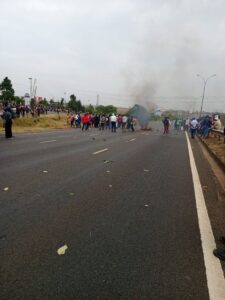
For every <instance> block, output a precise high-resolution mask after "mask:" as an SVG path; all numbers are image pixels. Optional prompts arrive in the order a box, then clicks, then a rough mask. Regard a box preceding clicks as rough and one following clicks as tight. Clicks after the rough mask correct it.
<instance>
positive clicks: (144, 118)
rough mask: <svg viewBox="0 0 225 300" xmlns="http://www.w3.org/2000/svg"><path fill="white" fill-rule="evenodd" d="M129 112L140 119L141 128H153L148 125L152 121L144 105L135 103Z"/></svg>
mask: <svg viewBox="0 0 225 300" xmlns="http://www.w3.org/2000/svg"><path fill="white" fill-rule="evenodd" d="M128 113H129V115H132V116H134V117H135V118H136V119H137V120H138V122H139V124H140V126H141V130H152V129H151V128H150V127H149V126H148V123H149V121H150V114H149V112H148V111H147V110H146V109H145V108H144V107H143V106H141V105H139V104H135V105H134V106H133V107H132V108H131V109H130V111H129V112H128Z"/></svg>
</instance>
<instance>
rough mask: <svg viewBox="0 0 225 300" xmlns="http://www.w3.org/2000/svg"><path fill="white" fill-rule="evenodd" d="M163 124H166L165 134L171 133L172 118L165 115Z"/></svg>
mask: <svg viewBox="0 0 225 300" xmlns="http://www.w3.org/2000/svg"><path fill="white" fill-rule="evenodd" d="M163 126H164V132H163V134H168V133H169V127H170V120H169V118H168V117H165V118H164V120H163Z"/></svg>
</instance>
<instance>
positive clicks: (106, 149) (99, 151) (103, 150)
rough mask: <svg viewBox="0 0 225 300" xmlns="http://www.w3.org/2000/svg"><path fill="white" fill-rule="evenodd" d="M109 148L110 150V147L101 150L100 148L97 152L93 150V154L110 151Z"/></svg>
mask: <svg viewBox="0 0 225 300" xmlns="http://www.w3.org/2000/svg"><path fill="white" fill-rule="evenodd" d="M108 150H109V149H108V148H105V149H101V150H98V151H96V152H93V153H92V154H93V155H96V154H99V153H102V152H105V151H108Z"/></svg>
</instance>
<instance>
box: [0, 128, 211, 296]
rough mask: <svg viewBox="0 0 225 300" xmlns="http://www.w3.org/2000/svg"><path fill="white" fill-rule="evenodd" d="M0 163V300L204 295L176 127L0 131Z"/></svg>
mask: <svg viewBox="0 0 225 300" xmlns="http://www.w3.org/2000/svg"><path fill="white" fill-rule="evenodd" d="M196 147H197V144H196ZM0 161H1V166H0V175H1V177H0V178H1V180H0V188H1V190H0V259H1V262H0V268H1V270H0V271H1V273H0V276H1V277H0V299H1V300H3V299H7V300H8V299H13V300H15V299H54V300H55V299H137V300H139V299H171V300H174V299H198V300H199V299H200V300H201V299H203V300H205V299H209V292H208V287H207V278H206V270H205V264H204V258H203V252H202V244H201V238H200V231H199V225H198V217H197V210H196V203H195V196H194V189H193V182H192V175H191V168H190V161H189V156H188V148H187V142H186V137H185V135H184V133H179V134H175V133H171V134H170V135H168V136H164V135H163V134H162V133H161V131H157V130H155V131H153V132H141V131H139V132H134V133H131V132H130V133H121V132H117V133H111V132H109V131H104V132H100V131H98V130H95V129H91V130H89V131H88V132H81V131H80V130H75V129H68V130H60V131H54V132H48V133H36V134H18V135H16V137H15V138H14V139H11V140H5V139H4V138H3V136H1V137H0ZM205 176H206V177H207V176H210V175H209V174H206V175H205ZM206 177H205V178H206ZM65 245H66V246H67V249H66V250H65V253H64V255H59V254H58V253H57V250H58V249H60V248H61V247H63V246H65Z"/></svg>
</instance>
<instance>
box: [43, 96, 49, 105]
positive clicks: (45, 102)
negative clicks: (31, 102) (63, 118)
mask: <svg viewBox="0 0 225 300" xmlns="http://www.w3.org/2000/svg"><path fill="white" fill-rule="evenodd" d="M42 104H43V105H44V106H48V101H47V99H46V98H44V100H43V101H42Z"/></svg>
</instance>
